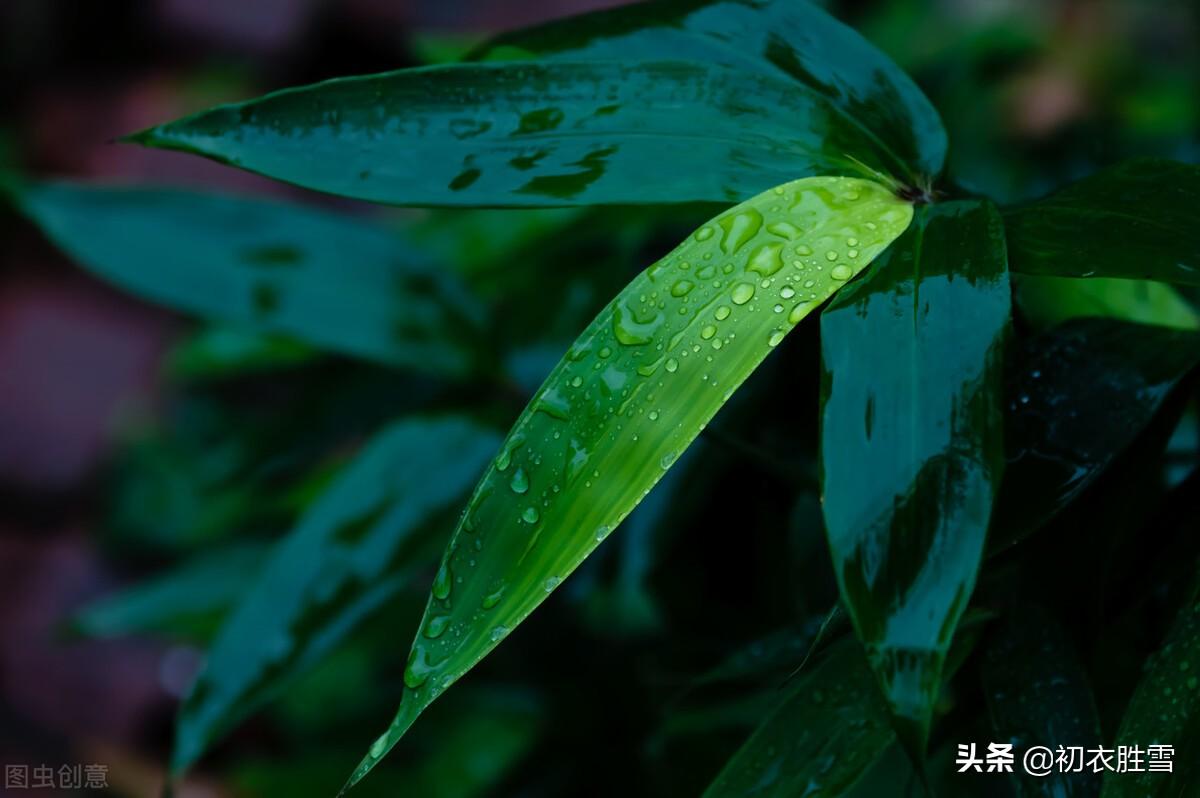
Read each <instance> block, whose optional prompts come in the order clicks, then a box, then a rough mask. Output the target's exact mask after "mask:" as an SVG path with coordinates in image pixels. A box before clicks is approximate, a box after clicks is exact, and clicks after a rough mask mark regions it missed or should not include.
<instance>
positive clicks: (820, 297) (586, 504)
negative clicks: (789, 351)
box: [404, 179, 901, 692]
mask: <svg viewBox="0 0 1200 798" xmlns="http://www.w3.org/2000/svg"><path fill="white" fill-rule="evenodd" d="M863 190H877V191H878V192H879V194H880V197H884V196H885V193H884V192H883V190H882V189H875V188H864V185H863V183H862V181H856V180H846V179H821V180H819V181H817V182H814V181H797V182H796V183H793V184H788V185H787V186H782V187H780V188H778V189H775V190H774V191H772V192H768V193H766V194H763V195H760V196H759V197H757V198H755V199H754V200H751V201H749V202H747V203H743V204H742V205H740V206H738V207H736V208H734V209H732V210H731V211H729V212H728V213H726V214H725V215H723V216H721V217H719V218H718V219H716V220H715V221H714V222H712V223H710V224H707V225H705V226H703V227H701V228H700V229H699V230H697V231H696V232H695V233H694V234H693V235H692V236H690V237H689V239H688V240H686V241H685V242H684V243H682V244H681V245H680V246H679V247H677V248H676V249H675V251H673V252H672V253H670V254H669V255H667V256H666V257H665V258H663V259H662V260H660V261H659V262H657V263H655V264H654V265H653V266H651V267H650V268H649V269H647V270H646V271H645V272H643V273H642V275H640V276H639V277H638V278H636V279H635V280H634V281H633V282H632V283H631V284H630V286H629V287H628V288H627V289H626V290H625V291H623V292H622V293H621V295H620V296H619V297H618V298H617V299H616V300H615V301H614V302H613V303H612V304H611V305H610V306H609V307H608V308H607V309H606V310H605V311H604V312H602V313H601V314H600V316H599V317H598V318H597V319H596V320H595V321H594V322H593V323H592V324H591V325H590V326H589V328H588V329H587V330H586V331H585V332H584V334H583V335H582V336H581V337H580V338H579V340H578V341H577V343H576V344H575V346H573V347H572V348H571V350H570V351H569V352H568V353H567V355H566V357H565V358H564V359H563V361H562V363H560V365H559V367H558V368H557V369H556V370H555V371H554V373H552V374H551V376H550V377H549V379H548V380H547V382H546V383H545V385H544V386H543V387H542V389H541V390H540V391H539V392H538V394H537V395H536V397H535V398H534V401H533V402H532V403H531V406H530V407H529V408H528V409H527V411H526V413H525V414H524V415H523V416H522V418H521V419H520V420H519V421H518V423H517V426H516V427H515V428H514V431H513V432H512V434H511V435H510V436H509V438H508V440H507V441H506V442H505V444H504V447H503V448H502V450H501V452H500V453H499V454H498V455H497V457H496V459H495V462H494V467H493V469H491V471H490V472H489V474H488V475H487V476H486V477H485V479H484V481H483V483H481V485H480V487H479V488H478V489H477V490H476V493H475V495H474V497H473V498H472V500H471V502H470V504H469V505H468V507H467V509H466V511H465V513H464V516H463V519H462V522H461V525H460V529H459V532H458V534H456V536H455V538H454V543H453V545H452V548H451V549H450V550H449V551H448V553H447V555H446V557H445V559H444V561H443V564H442V566H441V569H440V570H439V572H438V575H437V578H436V580H435V583H434V586H433V591H432V598H431V600H430V606H429V609H428V610H427V613H426V620H425V623H424V625H423V628H422V639H421V640H419V641H418V644H417V645H416V646H414V648H413V652H412V655H411V657H410V659H409V663H408V667H407V669H406V671H405V677H404V681H405V684H406V685H407V686H408V687H409V688H411V689H414V690H415V689H418V688H421V687H422V686H423V685H425V684H426V683H427V682H428V681H429V680H430V679H431V678H432V677H433V676H434V674H435V673H436V672H438V671H439V670H442V669H445V670H447V671H448V673H446V674H438V677H437V678H436V680H435V682H436V683H435V685H434V686H433V688H432V689H433V690H435V691H437V692H440V690H442V689H444V688H445V687H446V686H448V685H449V683H450V682H451V681H452V680H453V679H454V678H456V674H452V673H449V671H456V673H457V674H461V672H462V671H464V670H465V669H466V668H467V667H469V666H470V665H472V664H473V663H474V661H475V660H476V659H478V657H479V656H482V655H483V654H484V653H486V651H485V649H486V648H487V647H490V645H489V644H494V643H495V642H496V641H498V640H500V639H502V638H503V637H504V636H505V635H507V634H508V631H509V629H510V628H511V627H512V626H514V625H515V624H516V623H517V622H519V621H520V619H521V617H523V615H524V614H525V613H526V612H527V611H528V609H531V608H532V606H534V605H536V603H537V601H538V600H540V599H537V598H536V597H534V598H530V597H528V596H519V597H518V596H515V595H514V596H513V598H514V600H515V604H519V605H520V608H519V609H513V607H512V606H510V604H514V602H509V603H506V604H505V606H504V609H503V612H501V611H499V610H497V607H499V606H500V605H501V602H502V601H503V600H504V598H505V596H506V590H509V587H508V585H506V583H505V581H504V578H496V579H495V580H494V581H492V582H489V583H488V584H487V586H486V587H484V588H480V587H478V586H477V584H476V583H477V582H480V581H487V580H488V578H490V577H492V576H493V575H494V574H509V573H514V572H518V571H520V570H521V568H520V566H521V565H522V563H524V562H525V561H526V560H527V559H528V558H530V557H534V558H536V559H537V561H538V564H539V566H544V567H545V568H546V569H547V570H548V571H550V572H548V573H546V576H545V578H544V582H543V583H542V587H543V588H544V591H545V592H546V593H549V592H550V591H552V590H553V589H554V588H555V587H557V585H558V584H559V583H560V581H561V578H562V576H564V575H565V574H566V573H569V571H570V569H571V568H573V567H574V566H575V565H576V564H577V563H578V562H579V561H580V560H582V559H583V557H585V556H586V555H587V553H588V552H589V551H590V550H591V548H593V547H594V546H595V545H596V544H597V543H598V542H599V541H601V540H603V539H604V538H605V537H606V536H607V535H608V534H609V532H610V530H611V529H612V528H614V527H615V526H616V525H617V524H618V523H619V522H620V521H621V519H622V518H623V517H624V515H625V514H626V513H627V512H628V511H629V510H630V509H632V507H633V506H634V505H635V504H636V503H637V501H638V500H639V499H640V498H641V496H642V495H644V494H645V493H648V492H649V489H650V486H652V484H653V482H654V481H656V479H657V477H658V476H661V473H662V472H663V471H665V470H666V469H667V468H669V467H670V466H671V465H672V464H673V463H674V461H675V460H676V458H677V457H678V456H679V454H680V453H681V452H682V451H683V449H684V448H685V447H686V446H687V445H688V444H689V443H690V442H691V441H692V440H693V439H694V438H695V436H696V435H697V434H698V433H699V432H700V430H701V429H702V428H703V425H704V423H706V422H707V420H708V418H709V417H711V415H712V414H713V413H715V412H716V410H717V409H718V408H719V407H720V404H721V402H723V401H724V400H725V399H727V398H728V396H729V395H730V394H731V393H732V392H733V390H734V389H735V388H736V387H737V385H738V384H740V382H741V381H742V380H743V379H744V378H745V377H746V376H747V375H748V374H749V373H750V372H751V371H752V370H753V368H754V367H755V365H757V363H758V362H759V361H760V360H761V359H762V358H763V357H765V356H766V354H767V353H768V352H769V351H770V350H771V348H773V347H775V346H777V345H778V344H779V343H780V342H781V341H782V340H783V338H784V336H785V335H786V333H787V332H788V331H789V330H790V329H791V328H792V327H793V326H794V325H795V324H796V323H797V322H799V321H800V320H801V319H802V318H803V317H804V316H805V315H807V314H808V312H809V311H810V310H812V309H813V308H814V307H815V306H816V305H818V304H819V303H820V302H822V301H824V300H825V299H826V298H827V297H828V296H829V295H830V294H831V293H833V292H834V291H835V290H836V289H837V288H838V287H840V286H841V285H842V284H843V283H844V282H845V281H846V280H848V279H849V278H851V277H852V276H853V275H855V274H856V273H857V272H858V271H859V270H860V269H861V268H862V266H863V264H865V263H867V262H868V261H869V260H870V259H871V258H872V257H873V256H874V255H875V254H877V253H878V251H879V250H880V249H882V247H883V246H885V245H886V244H887V243H888V242H890V240H891V239H892V238H893V237H894V235H895V233H896V232H898V231H897V230H895V229H893V228H894V227H895V225H894V224H889V222H892V221H894V220H893V219H892V218H891V217H890V216H889V214H899V213H901V211H900V210H899V208H898V207H897V206H896V205H895V204H894V203H892V202H890V201H883V202H880V203H879V204H878V207H877V208H874V207H873V208H872V209H871V211H870V212H864V213H856V212H854V209H855V208H856V203H857V202H858V201H859V199H860V194H861V192H862V191H863ZM897 218H898V217H897ZM713 390H716V391H718V393H717V394H716V396H715V398H710V397H712V391H713ZM616 444H620V445H616ZM630 444H632V445H630ZM639 470H640V473H642V474H643V477H641V478H635V477H631V476H630V475H631V474H636V473H639ZM651 472H652V474H651V476H650V478H649V479H647V478H645V476H644V475H645V474H646V473H651ZM568 489H570V490H568ZM564 494H569V498H566V499H565V500H564V507H563V512H562V513H560V514H557V515H556V516H555V525H554V535H555V536H556V540H555V541H554V549H553V552H550V551H542V549H539V547H543V548H544V547H545V546H546V545H547V544H546V543H545V542H544V541H543V540H542V536H543V530H544V529H545V527H546V524H547V517H548V516H549V515H550V514H551V513H552V512H553V511H554V510H555V506H556V503H557V502H558V501H559V500H560V499H563V498H564ZM490 535H503V536H504V537H505V539H504V542H503V545H502V547H501V548H500V552H501V553H500V554H497V552H496V551H494V549H496V545H497V544H496V543H495V542H493V543H489V537H488V536H490ZM514 541H515V543H514ZM489 546H491V549H490V550H489V551H490V553H491V554H492V556H491V557H490V558H489V561H488V569H489V570H488V573H487V574H483V573H481V572H480V571H478V570H476V572H475V573H474V574H471V573H470V572H471V570H472V569H473V568H476V562H477V560H478V559H479V558H481V557H482V553H483V552H484V551H485V549H488V547H489ZM539 551H541V552H542V556H540V557H539V554H538V553H539ZM558 552H566V554H565V555H560V554H559V553H558ZM551 569H553V570H551ZM524 570H525V571H526V572H528V570H529V568H528V565H526V567H525V569H524ZM464 575H468V576H469V577H471V578H472V584H471V585H469V586H467V587H468V588H470V589H462V590H461V592H462V593H463V595H462V596H461V597H460V596H458V595H457V594H458V593H459V592H460V587H459V586H460V585H462V583H463V577H464ZM481 589H482V591H483V592H482V593H481V592H480V590H481ZM514 591H515V589H514ZM514 591H510V593H512V592H514ZM515 592H518V593H519V592H520V591H515ZM539 592H540V591H539ZM456 601H457V602H459V603H458V604H455V602H456ZM514 606H515V605H514ZM489 613H491V614H492V615H493V616H495V617H494V618H493V620H491V621H489V620H487V618H488V614H489ZM452 619H453V620H452ZM481 628H483V629H487V628H491V632H490V635H488V636H487V637H488V639H487V641H486V642H485V643H484V644H483V646H480V645H479V641H478V639H477V638H473V637H472V638H471V640H474V642H470V641H468V640H465V639H464V636H468V637H470V633H472V632H473V631H474V630H477V629H481ZM468 642H470V645H464V646H462V649H463V651H466V650H468V649H469V650H470V651H471V652H472V656H463V655H461V654H460V655H459V656H457V657H455V661H454V662H453V663H449V664H448V662H447V661H448V660H449V659H450V658H451V657H454V655H455V652H456V651H458V650H459V648H460V645H459V644H460V643H468ZM434 649H437V650H439V651H442V652H443V653H442V654H441V655H440V656H437V657H435V656H434V655H433V654H432V653H431V652H432V651H433V650H434ZM451 665H452V666H453V667H451Z"/></svg>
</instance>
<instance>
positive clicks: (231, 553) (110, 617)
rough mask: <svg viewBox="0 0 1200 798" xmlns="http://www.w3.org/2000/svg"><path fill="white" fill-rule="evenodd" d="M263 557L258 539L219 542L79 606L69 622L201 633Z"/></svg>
mask: <svg viewBox="0 0 1200 798" xmlns="http://www.w3.org/2000/svg"><path fill="white" fill-rule="evenodd" d="M265 560H266V548H265V547H264V546H263V545H260V544H254V543H250V544H242V545H238V546H229V547H225V548H223V549H221V550H219V551H217V552H214V553H211V554H204V555H200V556H197V557H195V558H193V559H191V560H188V561H187V562H185V563H184V564H183V565H181V566H179V567H177V568H174V569H172V570H171V571H169V572H167V573H165V574H162V575H159V576H156V577H154V578H151V579H147V580H145V581H142V582H139V583H137V584H134V585H132V586H130V587H127V588H125V589H123V590H119V591H117V592H116V593H114V594H112V595H108V596H105V597H103V598H101V599H100V600H98V601H94V602H92V603H91V604H88V605H87V606H85V607H84V608H83V609H81V610H80V611H79V612H78V613H76V615H75V616H74V618H73V619H72V621H71V627H72V629H73V630H74V631H77V632H79V633H80V634H84V635H88V636H91V637H117V636H120V635H132V634H146V633H148V632H159V633H166V634H169V635H172V636H183V637H198V638H201V639H204V638H207V637H208V636H209V635H210V634H211V628H212V626H213V625H214V623H215V622H217V621H219V620H220V618H221V617H222V616H223V615H224V613H225V612H226V611H227V610H228V609H229V608H230V607H232V606H233V605H234V604H235V603H236V602H237V600H238V599H239V598H240V597H241V596H242V594H243V593H244V592H245V591H246V589H247V588H248V587H249V586H250V585H251V584H252V582H253V580H254V577H255V576H256V575H257V573H258V571H259V570H260V569H261V568H262V564H263V562H264V561H265Z"/></svg>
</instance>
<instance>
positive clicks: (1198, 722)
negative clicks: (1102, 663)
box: [1101, 590, 1200, 798]
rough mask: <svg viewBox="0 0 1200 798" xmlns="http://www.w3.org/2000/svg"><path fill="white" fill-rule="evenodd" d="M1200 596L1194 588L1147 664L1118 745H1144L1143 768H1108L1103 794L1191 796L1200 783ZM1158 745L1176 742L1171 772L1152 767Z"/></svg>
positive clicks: (1115, 797)
mask: <svg viewBox="0 0 1200 798" xmlns="http://www.w3.org/2000/svg"><path fill="white" fill-rule="evenodd" d="M1198 669H1200V596H1198V595H1197V593H1196V591H1195V590H1193V591H1192V592H1191V596H1190V598H1189V600H1188V601H1187V603H1186V604H1185V605H1184V606H1183V607H1182V608H1181V609H1180V610H1179V614H1178V616H1177V617H1176V618H1175V623H1174V625H1173V626H1172V627H1171V631H1170V633H1169V634H1168V635H1167V640H1166V643H1165V644H1164V645H1163V647H1162V648H1161V649H1159V651H1158V652H1157V653H1156V654H1155V655H1154V656H1153V658H1152V659H1151V660H1150V661H1149V663H1147V667H1146V672H1145V675H1144V676H1142V681H1141V682H1140V683H1139V684H1138V687H1137V690H1136V691H1135V692H1134V694H1133V698H1132V699H1130V701H1129V707H1128V709H1126V710H1125V717H1124V718H1122V720H1121V728H1120V729H1119V730H1118V731H1117V739H1116V741H1115V743H1114V746H1122V745H1123V746H1139V747H1140V748H1141V749H1142V752H1143V760H1142V766H1143V768H1145V769H1146V770H1144V771H1143V772H1127V773H1107V774H1105V778H1104V789H1103V791H1102V792H1101V795H1102V796H1103V798H1135V797H1136V798H1167V796H1172V798H1174V796H1190V795H1195V794H1196V789H1197V787H1198V786H1200V767H1198V763H1200V759H1198V755H1200V673H1198V672H1197V671H1198ZM1152 745H1166V746H1171V747H1172V748H1173V749H1174V750H1173V755H1172V756H1171V757H1170V760H1171V762H1172V771H1171V772H1170V773H1163V772H1151V771H1149V767H1150V761H1149V760H1150V754H1149V752H1148V749H1149V747H1150V746H1152Z"/></svg>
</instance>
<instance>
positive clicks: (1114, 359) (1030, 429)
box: [988, 319, 1200, 551]
mask: <svg viewBox="0 0 1200 798" xmlns="http://www.w3.org/2000/svg"><path fill="white" fill-rule="evenodd" d="M1012 361H1013V363H1014V364H1016V365H1015V366H1014V368H1013V373H1012V374H1011V375H1010V377H1009V389H1008V395H1009V412H1008V415H1007V418H1006V428H1005V439H1006V449H1007V458H1008V467H1007V470H1006V472H1005V477H1004V484H1003V486H1002V489H1001V493H1000V499H999V501H998V503H997V512H996V519H995V522H994V524H993V532H992V536H991V539H990V540H989V542H988V548H989V549H990V550H992V551H996V550H998V549H1001V548H1004V547H1006V546H1008V545H1011V544H1013V543H1015V542H1017V541H1018V540H1021V539H1022V538H1024V537H1026V536H1027V535H1029V534H1032V533H1033V532H1034V531H1036V530H1037V529H1038V528H1039V527H1041V526H1042V525H1043V524H1045V523H1046V522H1047V521H1048V520H1050V518H1052V517H1053V516H1054V515H1055V514H1057V513H1058V512H1059V511H1060V510H1061V509H1063V508H1064V507H1066V506H1067V505H1068V504H1070V503H1071V502H1072V501H1074V499H1075V498H1076V497H1078V496H1079V495H1080V493H1082V492H1083V490H1084V489H1085V488H1087V487H1088V486H1089V485H1091V484H1092V483H1093V482H1094V481H1095V480H1096V478H1097V477H1099V476H1100V475H1101V474H1102V473H1103V472H1104V471H1105V469H1107V468H1108V466H1109V465H1110V464H1111V463H1112V461H1113V460H1114V458H1116V457H1117V455H1119V454H1120V453H1121V452H1122V451H1124V450H1125V449H1126V447H1128V446H1129V445H1130V443H1132V442H1133V441H1134V440H1135V439H1136V438H1137V437H1138V435H1139V434H1140V433H1141V432H1142V430H1144V429H1145V428H1146V425H1147V424H1149V422H1150V420H1151V419H1152V418H1153V417H1154V415H1155V414H1156V413H1157V412H1158V410H1159V408H1160V407H1161V406H1162V404H1163V401H1164V400H1165V399H1166V397H1167V395H1168V394H1169V393H1170V391H1171V390H1172V389H1173V388H1174V387H1175V385H1176V384H1178V382H1179V380H1180V379H1182V378H1183V377H1184V376H1185V375H1187V374H1188V373H1189V372H1190V371H1191V370H1192V369H1193V368H1195V366H1196V364H1197V362H1200V335H1198V334H1197V333H1195V332H1190V331H1184V330H1172V329H1169V328H1166V327H1154V326H1148V325H1141V324H1129V323H1126V322H1120V321H1114V320H1107V319H1078V320H1075V321H1072V322H1068V323H1067V324H1064V325H1062V326H1060V327H1057V328H1055V329H1053V330H1049V331H1047V332H1044V333H1042V334H1040V335H1038V336H1035V337H1032V338H1030V339H1027V340H1024V341H1022V342H1021V343H1020V345H1019V347H1017V348H1016V349H1015V351H1014V352H1013V356H1012Z"/></svg>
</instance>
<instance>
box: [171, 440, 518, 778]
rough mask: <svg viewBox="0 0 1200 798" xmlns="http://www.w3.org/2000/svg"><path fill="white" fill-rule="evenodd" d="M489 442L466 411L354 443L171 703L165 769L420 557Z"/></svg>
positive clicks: (351, 620)
mask: <svg viewBox="0 0 1200 798" xmlns="http://www.w3.org/2000/svg"><path fill="white" fill-rule="evenodd" d="M498 444H499V439H498V438H497V437H496V436H495V435H494V434H493V433H492V432H491V431H490V430H488V429H486V428H483V427H480V426H478V425H477V424H474V423H472V422H469V421H466V420H462V419H456V418H443V419H412V420H406V421H401V422H397V423H396V424H394V425H393V426H391V427H390V428H388V429H385V430H384V431H382V432H381V433H379V434H378V435H377V436H376V437H375V438H374V439H373V440H372V441H371V442H370V443H369V444H368V445H367V446H366V447H365V448H364V449H363V451H362V452H361V453H360V454H359V455H358V456H357V457H356V458H355V460H354V461H353V462H352V463H351V464H350V465H348V466H347V467H346V468H345V470H344V471H343V472H342V473H341V474H340V475H339V476H338V478H337V479H336V480H335V481H334V483H333V484H332V485H331V486H330V487H329V489H328V490H326V491H325V492H324V494H322V496H321V497H320V498H319V499H318V500H317V502H316V503H315V504H314V505H313V506H312V508H311V509H310V510H309V511H308V512H307V513H306V514H305V516H304V518H303V519H302V520H301V521H300V523H299V524H298V525H297V526H296V528H295V529H294V530H293V531H292V533H291V534H290V535H289V536H288V537H287V538H286V539H284V540H283V542H282V543H280V544H279V546H278V547H277V548H276V549H275V551H274V552H273V553H272V554H271V557H270V559H269V561H268V562H267V565H266V567H265V568H264V570H263V572H262V575H261V576H260V578H259V579H258V581H257V582H256V583H255V584H254V586H253V587H252V588H251V590H250V591H249V592H248V593H247V594H246V596H245V598H244V599H243V600H242V602H241V603H240V605H239V606H238V607H237V609H236V611H235V612H234V613H233V614H232V615H231V616H230V618H229V620H228V621H227V622H226V623H225V625H224V626H223V628H222V629H221V632H220V634H219V636H218V637H217V639H216V641H215V642H214V643H213V646H212V649H211V650H210V651H209V653H208V658H207V661H206V664H205V667H204V670H203V671H202V672H201V674H200V676H199V678H198V680H197V682H196V684H195V685H194V687H193V689H192V691H191V693H190V694H189V695H188V697H187V699H186V701H185V703H184V705H183V708H182V710H181V713H180V716H179V725H178V729H177V736H176V741H175V750H174V755H173V757H172V766H173V769H174V770H176V771H180V770H182V769H184V768H186V767H188V766H189V765H191V764H192V763H193V762H194V761H195V760H196V759H197V758H198V757H199V756H200V755H201V754H202V753H203V752H204V751H205V749H206V748H207V747H208V746H209V745H210V744H211V743H212V741H213V740H214V739H216V738H217V737H219V736H221V735H222V734H224V733H225V732H227V731H229V729H230V728H231V727H232V726H233V725H234V724H235V723H237V721H239V720H240V719H241V718H243V717H245V716H246V715H247V714H248V713H249V712H250V711H252V710H253V709H254V708H255V707H257V706H258V705H260V704H261V703H262V702H263V701H265V700H267V699H268V698H269V697H270V696H271V695H273V694H274V693H276V692H278V691H279V690H280V689H281V688H282V687H283V686H284V684H285V681H286V680H287V679H288V678H289V677H293V676H295V675H296V674H298V673H300V672H302V671H303V670H304V669H306V668H307V667H309V666H311V665H312V664H313V663H315V662H317V661H318V660H319V659H321V658H322V657H323V656H324V655H325V654H326V653H328V652H329V650H330V649H331V648H333V647H334V646H335V645H337V643H338V642H339V641H340V640H341V639H342V638H343V637H344V636H345V635H346V634H347V633H349V631H350V630H352V629H353V628H354V627H355V626H356V625H357V624H358V623H359V622H360V621H361V620H362V619H363V618H364V617H366V616H368V615H369V614H370V613H371V612H372V611H374V610H375V609H377V608H378V607H379V606H380V605H381V604H382V603H383V602H384V601H386V600H387V599H388V598H389V597H390V596H392V595H394V594H395V592H396V590H397V589H398V588H399V587H401V586H402V585H403V584H404V583H405V582H406V581H407V580H409V579H410V578H411V577H412V575H413V573H414V572H415V571H418V570H420V569H421V568H423V567H426V566H428V565H429V564H430V563H431V561H432V560H433V557H434V556H435V552H436V550H437V548H440V544H441V538H440V537H439V536H437V535H431V534H421V533H422V532H424V531H425V530H426V529H427V528H429V527H430V525H431V522H433V521H436V520H437V519H438V518H439V517H440V516H441V515H442V514H443V513H444V512H445V511H446V510H447V509H448V507H449V506H451V505H453V503H454V502H455V501H456V500H458V499H460V498H461V497H462V495H463V494H464V493H465V491H466V489H467V487H468V486H469V485H470V484H471V482H472V481H473V480H475V479H476V478H477V477H478V474H479V471H480V470H481V469H482V467H483V465H484V463H485V462H486V461H487V459H488V457H490V456H491V455H492V454H493V453H494V452H495V451H496V447H497V446H498Z"/></svg>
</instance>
